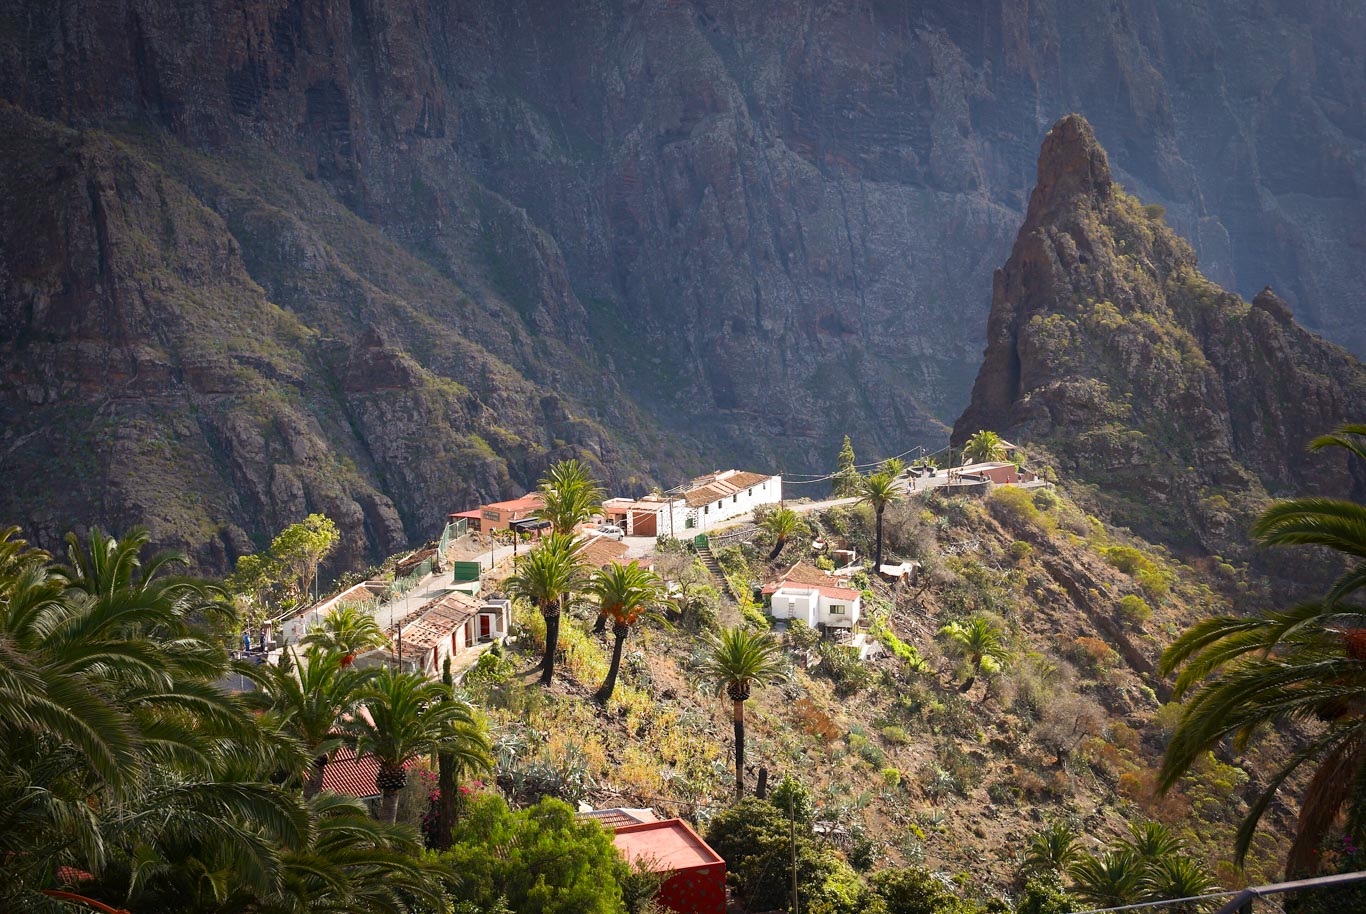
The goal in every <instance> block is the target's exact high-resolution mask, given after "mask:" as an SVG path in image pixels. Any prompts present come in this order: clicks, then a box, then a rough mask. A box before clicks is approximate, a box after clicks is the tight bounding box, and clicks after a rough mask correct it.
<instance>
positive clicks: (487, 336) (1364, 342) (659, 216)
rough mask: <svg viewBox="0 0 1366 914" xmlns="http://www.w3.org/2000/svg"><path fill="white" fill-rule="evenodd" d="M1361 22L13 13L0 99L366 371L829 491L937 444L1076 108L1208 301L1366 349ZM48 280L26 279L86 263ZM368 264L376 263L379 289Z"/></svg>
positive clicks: (1007, 11)
mask: <svg viewBox="0 0 1366 914" xmlns="http://www.w3.org/2000/svg"><path fill="white" fill-rule="evenodd" d="M1362 16H1363V13H1362V12H1361V10H1360V9H1359V8H1358V7H1357V6H1356V5H1354V4H1351V3H1347V2H1345V0H1344V2H1342V3H1339V4H1337V5H1332V4H1326V5H1318V6H1316V7H1315V9H1314V10H1312V11H1309V12H1306V11H1304V10H1302V9H1299V8H1294V9H1286V10H1285V11H1279V10H1272V9H1269V8H1264V7H1263V8H1258V9H1257V10H1253V11H1250V10H1248V9H1247V8H1246V4H1242V3H1236V2H1233V0H1200V2H1196V3H1185V4H1166V3H1153V2H1150V0H1123V2H1119V3H1116V4H1111V5H1109V7H1107V8H1106V9H1105V10H1098V9H1097V8H1096V5H1095V4H1093V3H1089V2H1083V0H1043V2H1039V3H1031V4H1029V5H1028V6H1024V5H1021V4H1019V3H1018V2H1015V0H995V2H987V0H980V2H968V3H961V2H957V0H955V2H948V0H943V2H939V0H935V2H930V3H922V4H892V3H880V2H852V0H849V2H834V3H830V2H815V0H796V2H793V0H783V2H778V0H771V2H760V0H747V2H730V0H726V2H721V0H716V2H712V0H691V2H687V0H642V2H628V3H625V4H619V3H611V4H609V3H605V2H592V0H574V2H559V0H556V2H549V0H542V2H530V0H521V2H503V0H498V2H493V0H464V2H452V3H433V2H430V0H353V2H344V3H343V2H340V0H246V2H231V3H229V2H211V3H201V4H189V5H185V4H172V3H166V2H154V0H113V2H106V3H100V4H89V3H81V2H77V0H55V2H42V3H39V2H36V0H34V2H22V3H15V4H10V5H9V6H8V7H7V8H6V9H5V10H3V11H0V97H3V98H4V99H6V100H8V101H9V102H11V103H12V104H13V105H15V106H16V107H18V108H19V109H21V110H23V111H25V112H27V113H30V114H32V115H35V116H36V117H39V118H43V119H46V120H48V121H51V122H54V123H56V124H64V125H68V126H75V127H79V128H82V129H85V128H98V129H100V130H103V131H107V132H109V133H110V134H112V135H113V136H115V137H117V138H118V139H119V140H120V141H122V142H124V143H126V144H128V152H129V155H131V156H132V157H133V158H134V159H136V160H137V161H138V162H140V163H143V164H144V165H146V166H148V167H152V168H164V169H165V170H166V171H167V173H168V175H169V177H170V178H171V179H173V180H175V181H176V182H178V183H179V186H182V187H184V188H185V190H186V191H187V193H188V195H189V196H190V197H191V198H193V199H194V200H195V201H197V203H198V204H199V205H201V206H202V207H204V209H205V210H206V211H208V212H211V213H213V214H215V215H217V216H218V217H219V219H220V220H221V222H220V223H219V224H217V225H216V227H214V228H212V229H211V230H210V231H211V232H212V233H218V234H219V235H220V236H221V237H220V238H219V239H218V240H217V241H216V242H215V243H216V244H220V245H223V244H227V243H228V242H229V241H231V242H234V243H235V244H236V245H237V246H238V248H239V249H240V251H241V262H242V269H243V270H244V271H245V274H246V276H247V277H248V278H249V280H250V281H251V282H253V283H255V284H256V285H257V286H259V287H260V289H261V290H262V291H263V292H264V293H265V296H266V299H267V301H269V302H270V303H271V304H272V305H275V306H278V307H280V308H281V309H283V310H284V311H285V312H287V313H288V314H290V315H292V316H294V317H295V318H297V319H298V320H299V321H300V322H301V323H302V324H303V326H304V327H306V328H308V329H311V330H315V331H317V332H318V333H320V334H321V335H322V336H323V337H325V338H327V339H331V340H336V341H338V342H339V343H340V344H344V345H350V344H352V343H353V342H354V341H355V340H356V339H357V338H358V337H359V336H360V334H362V333H364V332H365V330H366V328H367V327H368V326H369V325H370V324H377V325H379V326H382V327H383V328H384V329H385V332H386V339H387V340H389V342H390V344H391V345H393V346H396V347H398V348H399V349H401V350H403V351H404V352H405V353H406V354H407V355H409V356H410V357H411V358H413V359H414V360H415V362H416V364H417V365H419V366H420V367H422V368H423V369H425V370H428V371H430V372H431V373H432V374H433V376H435V377H438V378H440V377H444V378H448V379H450V380H454V381H455V382H456V383H458V384H468V383H469V377H470V371H469V366H470V365H482V364H484V362H483V361H482V360H483V359H484V358H485V356H487V357H489V358H492V359H494V360H495V361H496V363H497V364H498V365H500V366H503V368H505V369H506V370H507V372H510V373H511V374H512V375H516V376H518V377H519V378H521V379H523V380H524V381H525V382H527V383H529V384H530V385H532V386H533V387H535V388H537V389H539V390H543V391H544V390H549V391H551V392H552V393H553V394H555V395H557V396H560V397H562V398H564V399H565V401H566V402H567V403H568V404H569V405H568V407H566V408H567V412H565V413H564V415H566V416H568V417H571V418H572V417H580V418H581V419H582V420H585V421H591V422H592V423H593V424H594V428H595V429H596V431H593V432H591V433H585V435H584V437H587V438H593V439H595V440H596V442H597V443H596V444H595V445H594V446H595V447H596V448H597V450H599V451H602V452H603V453H602V460H603V461H604V464H605V465H606V466H608V467H609V468H611V469H612V470H613V472H620V474H621V476H622V479H623V480H627V479H629V477H630V475H631V471H629V470H627V466H628V465H629V466H632V467H633V468H634V469H635V471H636V472H638V473H639V474H640V477H641V478H640V479H639V480H636V481H635V483H633V484H636V485H641V484H643V481H644V479H645V478H646V477H653V478H655V479H658V480H659V481H661V482H665V483H667V482H669V481H671V480H672V479H674V478H675V477H676V475H677V474H678V473H680V472H682V471H685V470H690V469H703V468H709V467H710V466H711V465H720V464H722V463H730V462H744V463H747V464H753V465H756V466H760V467H768V468H772V469H778V468H786V469H789V470H798V469H817V468H823V467H825V466H827V465H828V463H829V460H830V456H831V455H832V454H833V453H835V451H836V450H837V448H838V445H839V441H840V439H841V436H842V434H844V433H845V432H848V433H851V434H852V435H853V436H854V438H855V442H856V444H857V445H858V446H859V450H860V453H861V454H866V455H868V456H870V457H871V456H876V455H878V454H886V453H892V452H896V451H901V450H904V449H905V448H906V447H908V446H910V445H911V444H913V443H917V442H921V441H932V440H935V439H937V438H941V437H942V435H943V434H944V432H945V431H946V428H945V426H944V424H943V423H944V422H946V421H948V420H949V419H951V418H952V417H953V416H954V415H955V414H956V413H957V412H958V411H959V409H960V408H961V406H962V404H963V403H964V402H965V401H966V398H967V393H968V390H969V388H970V384H971V379H972V377H973V374H974V372H975V370H976V368H977V366H978V363H979V355H980V352H981V344H982V338H983V332H984V329H985V322H986V313H985V309H984V307H983V304H984V295H983V290H985V289H986V288H987V287H988V285H989V283H990V281H991V279H990V277H991V273H992V270H993V269H994V267H995V266H996V265H997V264H999V263H1001V262H1002V260H1003V259H1004V258H1005V257H1006V255H1007V254H1008V252H1009V249H1010V242H1011V238H1012V237H1013V236H1014V234H1015V231H1016V229H1017V227H1018V225H1019V221H1020V219H1021V216H1022V213H1023V210H1024V207H1025V202H1026V201H1025V196H1026V192H1027V188H1028V186H1029V182H1030V180H1031V176H1032V161H1033V157H1034V150H1035V149H1036V148H1037V142H1038V138H1039V136H1040V135H1041V134H1042V133H1043V131H1044V129H1045V128H1046V126H1047V124H1048V123H1049V122H1050V121H1051V120H1053V119H1054V118H1056V117H1057V116H1059V115H1061V114H1062V113H1065V112H1067V111H1070V110H1080V111H1083V112H1085V113H1086V114H1088V116H1090V117H1091V119H1092V121H1093V123H1095V124H1096V125H1097V130H1098V132H1099V133H1100V135H1101V137H1102V138H1103V139H1105V140H1106V142H1107V143H1109V144H1110V146H1111V149H1112V150H1113V151H1114V152H1115V165H1114V167H1115V169H1116V174H1117V176H1118V177H1119V179H1120V180H1122V181H1124V182H1125V183H1126V184H1127V185H1128V186H1130V187H1131V188H1135V189H1137V190H1138V191H1139V192H1140V193H1141V194H1142V196H1143V197H1144V199H1147V200H1154V201H1161V202H1163V203H1165V204H1166V205H1167V207H1168V214H1169V215H1168V219H1169V221H1170V222H1171V223H1172V224H1173V225H1174V226H1175V227H1177V228H1178V229H1179V230H1180V231H1182V232H1183V233H1185V234H1187V235H1188V236H1189V237H1191V238H1192V239H1193V240H1194V242H1195V244H1196V247H1197V248H1198V249H1199V250H1200V253H1201V256H1202V262H1203V264H1204V267H1205V270H1206V272H1207V273H1208V274H1209V275H1210V276H1211V277H1213V278H1214V279H1216V280H1217V281H1219V282H1221V283H1223V284H1224V285H1226V286H1228V287H1230V288H1234V289H1239V290H1242V291H1243V292H1244V293H1245V294H1251V293H1252V292H1254V291H1255V290H1256V289H1258V288H1260V287H1261V286H1262V285H1263V284H1266V283H1271V284H1272V285H1274V286H1275V288H1276V289H1277V290H1278V292H1279V293H1280V294H1281V295H1282V296H1283V297H1284V298H1285V299H1286V300H1287V301H1288V302H1289V304H1290V306H1291V307H1292V308H1294V309H1295V311H1296V313H1298V314H1299V315H1300V316H1301V317H1302V318H1303V319H1305V320H1306V322H1307V323H1308V324H1309V325H1310V326H1314V327H1317V328H1322V329H1323V330H1324V331H1325V332H1326V333H1327V334H1328V335H1329V336H1330V337H1331V338H1335V339H1338V340H1340V341H1342V342H1344V343H1346V344H1348V345H1353V346H1357V347H1358V348H1366V336H1364V335H1363V334H1366V331H1363V330H1362V328H1363V327H1366V320H1363V319H1362V318H1363V317H1366V314H1364V313H1363V312H1362V310H1361V308H1362V301H1363V299H1362V297H1361V296H1360V294H1359V279H1360V276H1361V275H1363V274H1366V242H1363V239H1366V207H1364V206H1362V205H1361V204H1362V199H1363V190H1362V188H1363V186H1364V185H1366V182H1363V177H1362V176H1363V169H1364V168H1366V165H1363V162H1366V157H1364V156H1363V149H1364V148H1366V110H1363V102H1362V100H1363V99H1366V86H1364V85H1363V79H1366V77H1363V74H1362V72H1361V70H1360V67H1358V66H1354V65H1353V64H1352V61H1355V60H1359V59H1360V58H1361V55H1362V54H1363V53H1366V48H1364V47H1362V46H1361V45H1362V43H1363V42H1366V37H1363V36H1366V22H1363V20H1362ZM35 129H37V128H35ZM44 129H46V128H44ZM72 167H75V168H78V169H79V168H83V167H84V166H80V165H74V166H72ZM262 185H268V186H262ZM343 209H344V211H345V213H344V214H343V213H342V210H343ZM15 218H16V219H17V220H19V222H18V223H16V224H22V221H23V220H24V219H25V218H27V217H26V214H24V213H22V212H16V214H15ZM73 218H74V217H73ZM80 218H86V217H85V216H80ZM367 232H373V234H366V233H367ZM40 243H41V244H44V245H48V242H47V241H41V242H39V241H34V242H32V245H34V246H35V249H34V250H32V251H29V252H27V254H26V255H25V256H31V257H33V258H34V259H35V260H37V261H41V262H43V263H46V264H53V263H60V262H61V261H62V260H63V259H64V258H66V257H68V256H71V252H69V251H68V250H66V249H64V248H62V247H60V246H52V245H48V246H47V247H44V248H41V249H38V248H37V247H36V245H38V244H40ZM377 244H379V245H382V246H388V247H386V248H385V250H386V255H385V256H386V258H388V254H389V253H393V254H394V256H393V257H392V258H388V263H387V264H384V265H376V264H375V263H374V262H373V261H374V259H375V258H374V257H373V256H371V257H370V258H369V261H367V260H366V257H367V256H368V255H367V254H366V253H365V252H366V251H369V250H372V249H374V248H375V246H376V245H377ZM403 258H408V260H407V261H404V262H403V263H402V265H401V266H400V265H398V264H399V263H400V261H403ZM385 266H388V267H392V269H386V268H384V267H385ZM415 275H416V276H417V277H418V279H417V281H414V280H413V276H415ZM16 294H17V295H18V296H19V297H20V298H22V295H23V293H16ZM107 294H108V293H107V287H105V286H100V287H98V288H94V287H92V288H91V291H90V292H89V296H90V297H91V298H92V300H93V301H96V302H98V307H107V306H108V305H109V302H108V300H107ZM16 300H17V299H16ZM457 301H459V302H460V303H461V304H460V305H459V306H458V307H457V305H456V302H457ZM93 306H94V305H92V307H93ZM25 307H27V305H22V304H17V305H16V306H15V308H16V310H17V311H18V312H22V311H23V309H24V308H25ZM362 315H363V316H362ZM433 324H435V325H441V326H446V327H448V328H451V329H452V330H453V332H454V335H453V338H454V337H459V339H461V340H462V341H463V344H464V345H465V346H466V349H465V350H464V351H463V354H461V355H460V356H459V357H456V356H454V355H453V354H452V352H453V346H454V344H453V343H452V344H451V345H450V346H448V345H446V344H445V342H444V341H443V342H442V343H441V344H440V345H436V344H434V343H433V337H432V334H431V333H430V332H429V325H433ZM184 332H186V333H195V332H197V331H195V330H194V329H192V328H189V327H187V328H186V329H185V330H184ZM470 347H473V348H470ZM476 350H477V352H476ZM479 353H483V354H484V355H479ZM328 364H331V363H330V362H329V363H328ZM499 373H502V374H505V373H506V372H503V370H502V369H500V372H499ZM511 399H512V401H514V402H523V401H524V399H525V398H511ZM482 402H484V405H485V407H488V408H490V409H493V408H495V407H494V406H493V405H492V404H494V403H496V402H497V399H496V398H493V399H490V400H488V401H482ZM13 408H14V409H15V410H17V411H19V412H22V411H23V410H24V409H25V407H24V406H23V405H22V402H21V401H16V402H15V404H14V406H13ZM551 412H552V414H555V415H559V412H558V411H557V410H551ZM53 415H54V416H55V417H56V418H54V419H52V420H50V421H55V422H57V423H59V424H64V423H65V422H66V420H65V419H63V418H61V415H62V414H61V413H60V411H59V412H58V413H54V414H53ZM450 416H451V417H452V418H451V420H450V421H451V422H453V423H455V424H456V425H455V428H456V430H457V431H458V432H459V433H461V434H464V433H465V432H466V431H471V432H474V433H475V434H478V435H479V437H480V438H482V439H483V440H485V441H486V443H487V445H488V447H489V449H490V450H491V451H492V453H493V455H494V457H495V458H496V459H499V460H506V461H507V462H508V464H509V470H508V474H509V475H507V476H506V477H501V476H500V477H498V478H502V479H506V480H507V484H508V485H510V486H512V487H514V488H515V487H517V486H518V485H525V484H527V483H528V482H529V481H531V480H530V479H529V478H527V476H526V473H533V474H534V465H535V464H536V462H537V460H538V459H539V458H534V459H530V460H528V459H524V454H525V453H526V452H528V451H529V450H536V448H541V449H544V450H545V451H549V450H554V449H555V448H557V447H559V445H557V444H556V441H562V442H566V443H568V439H565V438H563V436H561V435H558V434H556V433H554V432H553V431H552V430H550V429H549V428H546V427H542V428H541V429H540V430H539V431H534V432H533V428H532V426H531V425H526V426H518V427H517V428H515V429H512V436H511V437H507V436H501V437H500V436H499V435H493V436H492V437H490V436H487V435H483V434H480V433H479V432H478V430H477V429H474V428H468V429H467V428H465V427H464V426H463V425H460V423H463V422H465V421H466V418H465V413H464V412H462V411H460V410H452V411H451V412H450ZM487 421H488V422H489V424H490V425H493V426H497V427H503V428H511V427H510V426H506V425H505V424H502V423H497V422H495V421H494V420H493V419H491V418H490V419H488V420H487ZM526 421H527V422H533V423H534V422H539V421H541V420H540V418H539V416H538V414H535V411H533V413H532V414H529V417H528V418H527V420H526ZM554 421H558V420H552V424H553V422H554ZM575 421H579V420H577V419H576V420H575ZM71 422H72V423H73V424H75V425H79V422H80V420H79V419H77V418H75V417H74V414H73V418H72V419H71ZM348 427H350V426H348ZM329 434H330V433H329ZM609 439H610V441H609ZM6 440H10V439H6ZM329 440H330V439H329ZM532 442H534V444H535V447H533V446H532ZM603 442H609V443H608V444H603ZM11 444H12V441H11ZM11 444H5V443H3V442H0V446H3V447H10V446H11ZM604 448H605V450H604ZM613 448H618V449H619V450H620V453H622V454H630V455H634V456H631V457H630V459H629V461H626V462H621V463H617V464H613V463H612V460H613V459H615V458H613V457H612V456H611V453H608V452H609V451H611V450H612V449H613ZM519 449H520V450H519ZM21 450H22V449H21ZM595 453H596V452H595ZM703 455H705V456H703ZM391 459H392V460H393V461H395V463H394V471H393V473H389V472H388V471H386V472H385V474H384V475H383V476H380V475H376V476H374V477H373V478H372V484H373V485H374V486H376V487H378V488H379V489H380V490H382V491H384V492H386V493H387V494H388V495H389V496H391V497H392V498H393V499H394V500H395V503H396V504H399V505H400V506H402V505H403V503H404V502H405V500H407V501H408V502H412V503H413V504H416V503H418V502H420V501H421V500H422V497H418V496H414V495H413V494H412V493H409V492H407V491H406V490H405V488H404V487H406V486H407V485H408V483H407V482H405V481H403V480H406V479H410V478H416V477H417V476H419V475H421V469H420V467H419V466H418V465H417V463H416V460H417V458H416V457H414V456H412V455H411V454H410V453H409V452H408V451H406V450H402V449H399V450H398V451H395V452H393V453H392V456H391ZM361 465H362V464H360V463H358V466H361ZM519 467H521V468H522V469H519ZM377 472H378V471H377ZM476 475H477V474H476ZM495 476H497V474H495ZM480 478H484V477H480ZM487 478H489V479H492V478H493V477H487ZM41 481H42V480H39V482H41ZM73 497H76V496H73ZM84 497H86V498H87V500H93V499H94V498H95V496H94V495H93V494H91V493H86V494H85V496H84ZM452 500H454V499H452ZM14 504H15V508H14V509H12V510H16V509H17V510H22V508H23V504H24V503H23V501H22V500H16V501H15V503H14ZM430 522H431V521H430V518H429V519H428V520H427V521H425V522H424V523H423V525H422V529H423V530H424V531H426V530H427V528H428V526H429V524H430ZM408 526H410V527H411V526H412V524H411V523H409V524H408ZM253 535H256V534H255V533H253Z"/></svg>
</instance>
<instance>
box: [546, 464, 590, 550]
mask: <svg viewBox="0 0 1366 914" xmlns="http://www.w3.org/2000/svg"><path fill="white" fill-rule="evenodd" d="M537 491H539V492H540V493H541V499H542V501H543V502H544V505H543V506H542V507H541V508H540V509H539V510H538V511H537V512H536V516H537V517H539V518H541V519H542V520H548V521H550V526H551V529H552V530H553V531H554V532H556V533H565V534H569V533H573V532H574V530H575V528H577V527H578V526H579V524H581V523H583V522H584V521H586V520H588V519H589V518H591V517H592V516H593V515H594V514H596V513H597V512H598V511H599V510H600V509H601V508H602V499H603V496H604V495H606V494H607V493H606V492H604V491H603V489H602V487H601V486H599V485H598V483H597V480H595V479H594V478H593V474H592V472H591V471H590V470H589V469H588V467H587V466H586V465H585V464H583V463H581V462H580V461H578V460H562V461H560V462H559V463H557V464H555V465H554V466H552V467H551V468H550V470H549V471H548V472H547V473H546V475H545V477H544V478H542V479H541V482H540V486H539V487H538V490H537Z"/></svg>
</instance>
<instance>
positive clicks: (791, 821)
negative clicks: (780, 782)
mask: <svg viewBox="0 0 1366 914" xmlns="http://www.w3.org/2000/svg"><path fill="white" fill-rule="evenodd" d="M793 783H794V784H795V783H796V781H793ZM794 793H796V791H795V790H788V792H787V822H788V828H789V833H790V835H791V839H792V914H801V909H800V905H799V903H798V901H797V813H796V811H795V809H794V807H793V805H792V795H793V794H794Z"/></svg>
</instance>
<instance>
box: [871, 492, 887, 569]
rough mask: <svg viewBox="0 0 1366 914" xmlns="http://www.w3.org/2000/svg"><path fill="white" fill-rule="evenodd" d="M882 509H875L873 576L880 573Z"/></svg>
mask: <svg viewBox="0 0 1366 914" xmlns="http://www.w3.org/2000/svg"><path fill="white" fill-rule="evenodd" d="M883 510H884V509H882V508H878V509H877V550H876V552H874V554H873V574H880V573H881V571H882V512H883Z"/></svg>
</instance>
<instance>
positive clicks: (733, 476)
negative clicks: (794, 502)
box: [683, 470, 772, 508]
mask: <svg viewBox="0 0 1366 914" xmlns="http://www.w3.org/2000/svg"><path fill="white" fill-rule="evenodd" d="M767 479H772V477H771V476H765V475H763V474H762V473H748V472H743V471H741V470H717V471H716V472H715V473H708V474H707V475H706V476H698V477H697V478H696V479H694V480H693V481H692V482H690V483H688V488H687V489H686V490H685V491H684V492H683V499H684V500H685V501H686V502H687V503H688V507H690V508H699V507H701V506H702V505H705V504H707V503H709V502H713V501H720V500H721V499H723V498H727V497H729V496H731V495H734V494H735V493H736V492H739V491H740V490H741V489H748V488H750V487H751V486H757V485H759V484H760V483H762V482H763V481H764V480H767Z"/></svg>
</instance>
